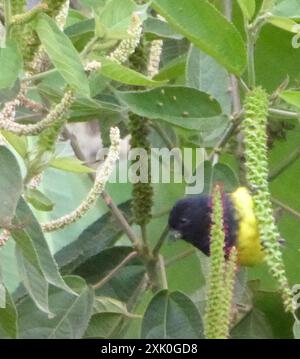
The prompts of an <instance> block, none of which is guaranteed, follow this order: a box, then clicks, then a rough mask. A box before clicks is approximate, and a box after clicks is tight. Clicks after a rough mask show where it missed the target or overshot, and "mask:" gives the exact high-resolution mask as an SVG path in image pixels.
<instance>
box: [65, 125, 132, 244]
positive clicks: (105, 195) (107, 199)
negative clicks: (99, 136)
mask: <svg viewBox="0 0 300 359" xmlns="http://www.w3.org/2000/svg"><path fill="white" fill-rule="evenodd" d="M64 135H65V137H66V138H69V139H70V143H71V147H72V148H73V151H74V153H75V155H76V157H77V158H78V159H80V160H81V161H86V158H85V156H84V154H83V152H82V151H81V148H80V146H79V144H78V141H77V138H76V137H75V136H74V135H73V134H72V133H70V131H69V130H68V129H67V128H65V129H64ZM89 176H90V177H91V178H92V179H93V180H94V179H95V174H94V173H90V174H89ZM101 196H102V198H103V200H104V202H105V204H106V205H107V207H108V208H109V209H110V211H111V213H112V214H113V216H114V217H115V219H116V220H117V222H118V223H119V225H120V227H121V228H122V230H123V231H124V233H126V235H127V237H128V239H129V240H130V241H131V243H132V244H133V246H134V247H136V246H137V244H138V240H137V238H136V235H135V233H134V232H133V230H132V228H131V226H130V225H129V223H128V222H127V220H126V218H125V217H124V215H123V213H122V212H121V211H120V210H119V208H118V206H116V204H115V203H114V201H113V200H112V198H111V197H110V195H109V194H108V193H107V192H106V191H103V193H102V194H101Z"/></svg>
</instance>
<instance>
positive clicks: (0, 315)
mask: <svg viewBox="0 0 300 359" xmlns="http://www.w3.org/2000/svg"><path fill="white" fill-rule="evenodd" d="M0 286H1V283H0ZM0 290H1V289H0ZM4 290H5V291H4V295H5V306H4V307H2V306H1V305H0V338H1V339H17V337H18V323H17V320H18V315H17V311H16V307H15V304H14V302H13V299H12V297H11V295H10V294H9V292H8V291H7V290H6V289H5V288H4Z"/></svg>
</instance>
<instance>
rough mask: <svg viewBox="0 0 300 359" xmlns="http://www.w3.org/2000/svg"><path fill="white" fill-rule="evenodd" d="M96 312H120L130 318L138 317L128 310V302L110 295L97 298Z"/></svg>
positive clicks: (95, 303)
mask: <svg viewBox="0 0 300 359" xmlns="http://www.w3.org/2000/svg"><path fill="white" fill-rule="evenodd" d="M94 313H95V314H100V313H118V314H122V315H123V316H125V317H129V318H134V317H137V315H135V314H132V313H129V312H128V310H127V307H126V304H125V303H124V302H121V301H120V300H116V299H115V298H109V297H96V298H95V302H94Z"/></svg>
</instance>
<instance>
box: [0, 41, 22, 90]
mask: <svg viewBox="0 0 300 359" xmlns="http://www.w3.org/2000/svg"><path fill="white" fill-rule="evenodd" d="M0 68H1V72H0V89H6V88H10V87H12V86H13V84H14V83H15V82H16V80H17V78H18V76H19V73H20V71H21V69H22V56H21V54H20V52H19V49H18V46H17V44H16V43H15V42H14V41H8V42H7V43H6V47H3V48H0Z"/></svg>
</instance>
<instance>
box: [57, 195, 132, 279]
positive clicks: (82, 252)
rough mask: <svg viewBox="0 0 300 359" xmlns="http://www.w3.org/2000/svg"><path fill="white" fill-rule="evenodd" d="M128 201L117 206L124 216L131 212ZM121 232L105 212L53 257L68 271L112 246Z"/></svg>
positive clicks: (115, 222)
mask: <svg viewBox="0 0 300 359" xmlns="http://www.w3.org/2000/svg"><path fill="white" fill-rule="evenodd" d="M130 203H131V202H130V201H127V202H125V203H123V204H121V205H120V206H119V207H118V208H119V210H121V211H122V212H123V214H124V215H125V216H126V217H129V215H130V213H131V205H130ZM121 233H122V230H121V229H120V228H119V226H118V223H117V221H116V219H115V218H114V216H112V214H111V212H107V213H105V214H104V215H103V216H101V217H100V218H99V219H97V220H96V221H95V222H94V223H92V224H91V225H89V226H88V227H87V228H85V229H84V230H83V231H82V233H81V234H80V236H79V237H78V238H77V239H76V240H75V241H74V242H72V243H71V244H69V245H68V246H66V247H63V248H62V249H61V250H60V251H59V252H57V253H56V255H55V259H56V261H57V263H58V264H59V266H60V267H62V270H63V272H64V273H67V272H68V273H70V272H71V271H73V270H74V269H75V268H77V267H79V265H81V264H82V263H84V262H86V261H87V260H88V259H89V258H90V257H93V256H96V255H97V254H99V253H100V252H102V251H103V250H104V249H106V248H107V247H111V246H113V245H114V244H115V242H116V241H117V239H118V238H119V237H120V235H121Z"/></svg>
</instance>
